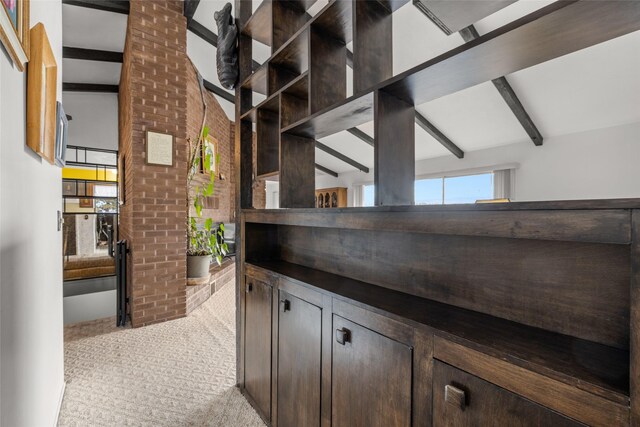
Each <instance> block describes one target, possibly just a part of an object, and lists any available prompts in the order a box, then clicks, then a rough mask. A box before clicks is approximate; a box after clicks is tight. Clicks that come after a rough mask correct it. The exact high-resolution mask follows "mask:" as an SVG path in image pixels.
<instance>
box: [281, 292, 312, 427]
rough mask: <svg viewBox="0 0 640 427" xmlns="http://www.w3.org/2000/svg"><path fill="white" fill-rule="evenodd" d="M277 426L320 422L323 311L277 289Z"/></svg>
mask: <svg viewBox="0 0 640 427" xmlns="http://www.w3.org/2000/svg"><path fill="white" fill-rule="evenodd" d="M279 302H280V314H279V318H278V323H279V324H278V327H279V330H278V427H303V426H304V427H312V426H319V425H320V388H321V366H322V364H321V345H322V335H321V333H322V310H321V309H320V308H319V307H317V306H315V305H313V304H311V303H309V302H307V301H304V300H302V299H300V298H296V297H294V296H293V295H291V294H288V293H287V292H284V291H280V301H279Z"/></svg>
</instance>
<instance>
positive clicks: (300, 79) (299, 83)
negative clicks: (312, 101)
mask: <svg viewBox="0 0 640 427" xmlns="http://www.w3.org/2000/svg"><path fill="white" fill-rule="evenodd" d="M271 84H273V85H274V87H275V86H277V83H271ZM308 85H309V79H308V73H307V72H304V73H302V74H301V75H299V76H296V77H295V78H294V79H293V80H291V81H290V82H289V83H287V84H285V85H283V86H281V87H280V89H278V90H277V91H275V92H273V93H271V95H269V96H268V97H267V98H265V99H264V100H263V101H262V102H260V103H259V104H258V105H256V106H255V107H253V108H251V109H250V110H248V111H247V112H245V113H243V114H242V116H241V118H242V119H243V120H251V121H252V122H254V123H255V122H256V121H257V119H258V114H257V113H258V110H260V109H264V108H267V109H269V110H271V111H274V112H276V111H278V110H277V108H278V105H277V102H276V101H277V100H278V98H279V96H280V94H281V93H287V94H290V95H293V96H297V97H300V98H306V97H307V96H308V93H307V87H308ZM272 106H273V107H272Z"/></svg>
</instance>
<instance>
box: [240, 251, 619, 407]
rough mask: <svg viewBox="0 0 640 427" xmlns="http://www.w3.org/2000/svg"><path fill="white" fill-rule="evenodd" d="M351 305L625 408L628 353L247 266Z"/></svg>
mask: <svg viewBox="0 0 640 427" xmlns="http://www.w3.org/2000/svg"><path fill="white" fill-rule="evenodd" d="M249 265H252V266H255V267H258V268H261V269H264V270H267V271H269V272H275V273H277V274H279V275H282V276H285V277H287V278H290V279H293V280H294V281H296V282H299V283H300V284H302V285H306V286H309V285H311V286H313V287H315V288H317V289H319V290H321V291H324V292H326V293H329V294H331V295H332V296H335V297H338V298H341V299H344V300H347V301H348V302H349V303H352V304H355V305H359V306H362V307H364V308H366V309H369V310H373V311H376V312H379V313H381V314H383V315H385V316H389V317H392V318H396V319H398V320H401V321H404V322H408V323H410V324H412V325H413V326H416V327H428V328H433V329H436V330H437V331H438V332H436V334H444V335H443V336H446V337H447V338H451V339H454V340H456V341H458V342H460V343H463V344H464V345H465V346H468V347H471V348H473V349H475V350H478V351H480V352H483V353H485V354H488V355H491V356H493V357H496V358H499V359H502V360H506V361H508V362H509V363H512V364H514V365H517V366H520V367H522V368H525V369H528V370H530V371H532V372H535V373H538V374H541V375H544V376H547V377H550V378H553V379H556V380H558V381H561V382H564V383H566V384H569V385H571V386H574V387H576V388H579V389H582V390H585V391H588V392H590V393H592V394H595V395H597V396H600V397H603V398H605V399H607V400H609V401H611V402H615V403H618V404H621V405H628V404H629V352H628V351H626V350H620V349H616V348H613V347H608V346H604V345H602V344H597V343H593V342H590V341H586V340H581V339H577V338H573V337H570V336H566V335H561V334H557V333H553V332H548V331H545V330H542V329H538V328H533V327H529V326H525V325H521V324H518V323H514V322H511V321H507V320H503V319H500V318H496V317H492V316H489V315H485V314H481V313H476V312H473V311H469V310H465V309H461V308H457V307H454V306H450V305H447V304H442V303H438V302H435V301H431V300H427V299H423V298H417V297H415V296H412V295H408V294H404V293H402V292H398V291H393V290H389V289H385V288H382V287H379V286H375V285H371V284H368V283H365V282H360V281H357V280H353V279H349V278H346V277H343V276H339V275H335V274H330V273H326V272H323V271H320V270H315V269H312V268H307V267H303V266H300V265H296V264H291V263H288V262H284V261H269V262H255V263H254V262H249Z"/></svg>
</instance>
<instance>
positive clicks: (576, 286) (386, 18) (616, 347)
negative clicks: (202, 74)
mask: <svg viewBox="0 0 640 427" xmlns="http://www.w3.org/2000/svg"><path fill="white" fill-rule="evenodd" d="M416 1H417V0H416ZM419 1H420V3H421V4H422V5H423V6H424V7H428V6H429V4H430V0H419ZM509 1H510V0H508V1H507V2H502V3H505V5H506V4H507V3H508V2H509ZM247 3H248V2H244V1H240V0H236V17H237V20H238V24H239V27H240V28H242V32H241V36H240V42H239V52H240V57H239V62H240V75H241V76H240V77H241V78H240V81H242V82H243V83H242V84H241V85H240V87H239V88H238V89H237V91H236V118H237V119H236V129H235V138H236V151H235V152H236V170H237V178H236V192H237V200H236V208H237V220H238V222H237V224H238V226H237V232H238V237H239V239H241V244H240V245H239V247H240V250H239V252H238V256H237V263H238V264H237V267H238V268H237V279H238V280H237V282H238V303H239V305H238V369H237V372H238V383H239V384H240V386H241V389H242V390H243V391H244V393H245V395H246V396H247V397H248V399H249V401H250V402H251V403H252V404H253V405H254V407H256V409H257V410H258V412H259V413H260V414H261V416H262V417H263V418H264V419H265V421H266V422H267V423H268V424H269V425H273V426H277V425H279V422H281V424H280V425H325V426H328V425H337V424H340V423H343V425H344V424H346V425H349V424H350V423H351V424H353V423H354V422H355V421H354V420H353V419H351V418H349V417H350V416H352V414H353V413H356V412H358V411H360V412H358V413H362V414H369V412H370V411H368V408H374V407H375V408H383V409H381V410H380V414H378V415H380V416H379V417H378V418H375V417H374V418H372V419H370V420H369V421H370V422H371V425H375V423H376V422H377V423H380V422H383V423H384V422H387V423H393V422H392V421H391V418H385V417H392V418H393V417H395V418H393V419H394V420H402V422H405V421H406V422H407V424H410V425H432V424H433V425H441V424H440V423H443V422H444V423H445V424H446V423H447V422H449V424H451V425H454V424H455V425H462V424H464V423H462V422H460V423H458V424H456V422H455V420H462V419H463V418H455V417H456V416H460V417H462V415H460V414H459V413H457V414H458V415H455V414H456V413H455V411H456V410H459V409H456V407H455V405H453V406H451V405H449V406H447V410H443V409H442V408H441V407H438V408H434V405H435V404H436V402H440V401H441V400H443V399H445V400H446V399H447V397H446V393H448V392H451V390H453V389H455V390H453V393H454V394H455V395H456V396H458V398H459V397H460V396H465V393H466V392H469V390H471V389H472V388H474V389H475V388H476V387H477V388H478V389H482V390H485V394H486V396H485V395H484V394H482V395H481V394H477V395H473V396H471V399H476V400H475V402H481V403H479V404H478V403H475V404H474V406H473V407H468V408H467V409H468V411H469V412H467V413H466V415H464V416H466V417H469V416H471V415H469V414H477V417H478V418H477V419H478V420H480V419H489V418H487V417H490V416H491V414H494V413H495V414H502V415H499V417H514V416H515V417H518V419H522V420H525V421H528V422H529V421H530V422H532V423H533V422H534V421H535V420H538V421H539V422H540V423H542V424H540V425H544V422H543V420H553V422H556V421H557V422H559V423H561V425H578V423H582V424H587V425H606V426H613V425H616V426H617V425H640V356H638V354H639V353H638V352H639V351H640V350H639V349H640V327H638V326H637V325H638V324H640V291H639V289H640V200H635V199H630V200H597V201H567V202H562V201H549V202H530V203H506V204H501V205H499V204H491V205H471V206H469V205H466V206H437V207H434V206H412V205H413V203H414V194H413V191H414V181H415V145H414V137H415V135H414V132H415V123H414V121H415V105H417V104H422V103H425V102H428V101H431V100H434V99H437V98H440V97H442V96H446V95H449V94H452V93H455V92H457V91H460V90H463V89H466V88H469V87H472V86H474V85H477V84H480V83H483V82H487V81H491V80H492V79H495V78H498V77H502V76H506V75H509V74H511V73H513V72H516V71H519V70H522V69H525V68H528V67H532V66H535V65H537V64H540V63H543V62H545V61H549V60H552V59H555V58H558V57H561V56H563V55H567V54H570V53H572V52H575V51H578V50H580V49H584V48H587V47H590V46H593V45H596V44H598V43H602V42H605V41H607V40H610V39H613V38H616V37H619V36H622V35H624V34H628V33H631V32H634V31H638V30H640V3H639V2H615V3H611V2H606V1H576V2H564V1H558V2H555V3H552V4H550V5H548V6H545V7H542V8H541V9H539V10H537V11H535V12H533V13H531V14H529V15H526V16H524V17H522V18H519V19H517V20H515V21H513V22H511V23H509V24H507V25H505V26H503V27H500V28H498V29H496V30H494V31H491V32H489V33H487V34H484V35H482V36H480V37H478V38H476V39H474V40H472V41H469V42H468V43H465V44H463V45H461V46H459V47H457V48H455V49H452V50H451V51H449V52H446V53H444V54H442V55H439V56H437V57H435V58H432V59H430V60H429V61H426V62H425V63H423V64H420V65H418V66H415V67H413V68H411V69H409V70H407V71H404V72H402V73H400V74H398V75H394V74H393V66H392V64H393V55H392V32H393V31H392V30H393V13H394V12H395V11H396V10H398V9H399V8H400V7H402V6H403V5H405V4H407V3H408V0H380V1H358V0H333V1H330V2H329V4H327V5H326V6H325V7H324V8H322V10H320V11H319V12H318V13H317V14H316V15H315V16H310V14H309V13H308V12H307V11H308V8H309V7H310V6H311V5H313V4H314V3H315V2H314V1H313V0H309V1H291V2H285V1H278V0H269V2H268V3H264V4H262V5H260V7H259V8H258V9H257V10H256V13H255V14H254V15H253V16H251V8H250V5H248V4H247ZM493 3H498V2H493ZM437 6H438V8H435V7H434V9H433V10H435V11H437V12H435V13H438V14H441V13H443V12H441V11H442V10H445V11H453V12H455V11H456V9H458V10H460V8H461V7H463V6H461V2H438V5H437ZM485 6H487V7H489V6H488V5H485V4H483V5H481V6H474V10H463V11H460V14H461V15H465V16H467V17H469V16H471V15H473V16H486V15H487V14H490V13H491V11H482V10H480V9H483V8H485ZM440 7H442V8H444V9H439V8H440ZM491 7H494V8H496V10H497V9H500V8H501V7H503V6H501V5H498V4H495V5H492V6H491ZM416 13H419V12H418V11H417V9H416ZM461 15H460V16H454V18H460V19H462V16H461ZM442 16H443V17H444V15H442ZM451 16H453V15H450V17H449V18H447V19H444V18H443V21H442V22H443V23H445V25H449V26H455V25H457V24H456V22H461V21H460V19H458V20H456V19H453V18H451ZM431 18H432V19H433V18H434V17H431ZM435 18H437V16H436V17H435ZM464 19H467V18H464ZM470 19H475V18H470ZM252 39H253V40H257V41H259V42H261V43H264V44H269V45H270V46H271V52H272V54H271V57H270V58H269V59H268V60H267V61H266V62H265V63H264V64H263V65H262V66H261V67H260V68H258V69H257V70H256V71H255V72H252V70H251V60H252V57H251V49H252V48H251V42H252ZM348 43H353V57H352V61H353V87H354V94H353V95H352V96H350V97H347V91H346V88H347V81H346V78H347V77H346V75H347V74H346V67H347V61H348V60H349V59H351V58H348V57H347V55H348V51H347V48H346V46H347V44H348ZM254 92H258V93H262V94H263V95H266V99H265V100H264V101H262V102H260V103H259V104H258V105H252V96H253V93H254ZM371 121H373V122H374V136H373V141H374V142H373V147H374V171H373V172H374V183H375V203H374V204H375V207H373V208H332V209H326V210H325V209H318V208H317V207H316V206H317V200H316V197H315V149H316V143H317V141H316V140H317V139H319V138H323V137H326V136H330V135H332V134H334V133H337V132H340V131H344V130H347V129H351V128H354V127H356V126H359V125H362V124H364V123H367V122H371ZM254 123H255V130H256V139H257V154H256V155H255V158H254V154H253V124H254ZM275 176H277V178H278V183H279V184H278V185H279V189H280V193H279V197H280V208H281V209H278V210H259V209H254V208H253V187H254V185H253V184H254V182H255V179H256V177H257V178H258V179H260V178H265V177H275ZM298 307H303V308H302V309H301V311H300V312H295V316H298V317H295V316H294V317H287V316H288V315H290V314H291V315H292V316H293V314H292V313H289V312H290V311H292V312H293V311H295V310H297V309H298ZM301 313H306V314H305V315H308V317H304V316H302V314H301ZM300 316H302V317H300ZM303 317H304V321H302V320H301V319H302V318H303ZM293 319H297V320H295V321H294V320H293ZM280 328H283V329H280ZM280 330H283V331H285V330H286V331H287V333H286V334H283V335H279V331H280ZM351 333H352V334H354V336H355V335H356V334H358V339H357V340H356V339H354V340H353V341H349V338H350V337H349V334H351ZM347 343H348V344H349V345H346V344H347ZM292 348H300V353H299V357H297V358H292V357H291V355H289V354H287V355H282V354H280V353H279V352H281V351H282V352H286V351H289V350H287V349H292ZM377 349H380V351H377ZM350 352H353V353H350ZM358 352H359V353H358ZM256 355H260V356H256ZM281 357H282V358H281ZM358 357H363V358H366V359H367V360H366V361H363V360H360V359H358ZM283 361H286V363H287V364H288V365H295V366H291V367H290V366H287V367H286V368H285V369H281V367H280V366H279V363H285V362H283ZM317 364H321V365H322V366H321V367H320V369H318V366H317ZM444 364H446V365H447V368H446V369H445V368H442V366H443V365H444ZM362 366H367V370H366V372H365V371H361V370H359V369H360V368H359V367H362ZM436 368H437V369H436ZM436 371H437V372H436ZM295 372H305V375H308V378H307V377H305V378H306V379H305V384H308V385H306V386H304V387H302V386H300V385H299V384H301V383H299V382H297V379H296V378H294V377H293V375H294V374H293V373H295ZM381 372H382V375H380V373H381ZM386 372H388V373H389V375H385V373H386ZM335 376H339V378H336V377H335ZM449 377H451V378H465V379H468V380H469V384H470V385H469V388H468V389H467V391H466V392H465V390H464V387H463V386H464V384H458V385H457V386H456V385H455V384H446V387H448V388H447V389H440V388H438V389H437V390H436V389H435V387H441V386H444V384H442V381H444V380H445V379H446V378H449ZM307 380H308V381H307ZM279 381H280V384H286V385H288V386H292V387H293V386H294V385H295V396H292V395H291V390H289V391H283V389H282V388H279V386H278V384H279ZM465 381H466V380H465ZM296 384H297V385H296ZM345 384H349V385H350V386H349V387H346V386H345ZM471 384H472V385H473V387H472V386H471ZM351 385H353V388H354V390H356V391H358V393H356V391H353V390H351ZM288 386H287V387H288ZM336 387H337V388H336ZM451 387H453V389H452V388H451ZM456 387H457V388H456ZM338 388H339V389H338ZM363 389H366V390H368V392H367V393H366V394H362V393H361V392H360V391H361V390H363ZM444 390H448V391H445V392H444V393H443V391H444ZM352 392H353V394H349V393H352ZM391 394H393V395H391ZM507 395H508V396H509V398H508V399H507V398H506V397H505V396H507ZM332 396H340V399H333V398H332ZM449 399H452V398H451V394H449ZM484 399H486V400H484ZM523 401H526V403H523ZM295 402H304V404H302V403H301V404H300V405H298V406H297V409H296V411H291V407H292V405H293V406H295V405H296V403H295ZM457 402H458V406H459V405H460V399H458V400H457ZM496 402H503V403H504V406H500V405H498V406H500V407H499V408H498V406H496V405H497V404H496ZM492 405H493V406H492ZM494 409H495V412H492V411H493V410H494ZM452 411H454V412H452ZM452 414H453V415H452ZM505 414H507V415H505ZM527 414H535V416H532V417H531V418H530V419H529V418H527ZM363 416H365V415H363ZM297 417H298V418H297ZM335 417H339V419H336V418H335ZM448 417H453V418H448ZM536 417H539V418H536ZM511 419H513V418H511ZM466 420H468V418H466ZM358 421H363V420H358ZM493 421H495V423H496V425H500V423H501V422H502V423H503V424H508V423H509V419H508V418H504V419H503V418H500V419H497V420H493ZM582 424H580V425H582ZM558 425H560V424H558Z"/></svg>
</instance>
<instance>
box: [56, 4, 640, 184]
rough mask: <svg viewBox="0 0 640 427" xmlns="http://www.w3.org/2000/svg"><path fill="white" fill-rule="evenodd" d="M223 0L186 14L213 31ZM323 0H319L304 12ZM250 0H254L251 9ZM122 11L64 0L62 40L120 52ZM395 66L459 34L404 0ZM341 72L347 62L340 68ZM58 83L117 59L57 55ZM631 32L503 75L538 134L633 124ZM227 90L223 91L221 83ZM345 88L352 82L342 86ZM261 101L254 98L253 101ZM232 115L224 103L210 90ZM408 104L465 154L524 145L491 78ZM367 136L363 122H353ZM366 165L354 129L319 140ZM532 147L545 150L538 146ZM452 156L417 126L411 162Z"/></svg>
mask: <svg viewBox="0 0 640 427" xmlns="http://www.w3.org/2000/svg"><path fill="white" fill-rule="evenodd" d="M225 3H226V1H223V0H201V1H200V4H199V6H198V9H197V11H196V13H195V16H194V19H195V20H196V21H197V22H199V23H201V24H202V25H204V26H205V27H207V28H208V29H210V30H211V31H213V32H214V33H217V28H216V25H215V21H214V16H213V15H214V13H215V11H217V10H219V9H221V8H222V7H223V6H224V4H225ZM549 3H551V1H549V0H544V1H537V0H519V1H517V2H515V3H513V4H511V5H510V6H508V7H506V8H504V9H502V10H500V11H499V12H497V13H495V14H493V15H491V16H489V17H487V18H485V19H483V20H481V21H479V22H477V23H476V24H475V27H476V29H477V30H478V32H479V33H480V34H481V35H482V34H485V33H487V32H489V31H492V30H494V29H496V28H499V27H501V26H502V25H505V24H507V23H509V22H512V21H513V20H515V19H517V18H520V17H522V16H525V15H527V14H528V13H531V12H533V11H535V10H537V9H539V8H541V7H544V6H546V5H547V4H549ZM326 4H327V0H318V2H317V3H316V4H315V5H314V6H313V7H312V8H311V10H310V11H309V12H310V13H311V14H312V15H314V14H315V13H317V11H319V10H320V9H322V7H324V6H325V5H326ZM258 5H259V1H255V0H254V1H253V9H254V10H255V9H256V8H257V7H258ZM126 19H127V17H126V15H119V14H116V13H109V12H101V11H97V10H91V9H84V8H80V7H75V6H68V5H64V6H63V23H64V31H63V40H64V45H65V46H73V47H86V48H91V49H102V50H115V51H122V49H123V47H124V37H125V32H126ZM393 36H394V40H393V66H394V74H398V73H401V72H403V71H405V70H407V69H409V68H411V67H413V66H415V65H418V64H420V63H422V62H424V61H426V60H428V59H431V58H433V57H435V56H437V55H440V54H442V53H444V52H446V51H448V50H450V49H453V48H455V47H457V46H459V45H461V44H462V43H463V40H462V37H461V36H460V35H459V34H453V35H450V36H447V35H445V34H444V33H443V32H442V31H441V30H440V29H439V28H437V27H436V26H435V25H434V24H433V23H432V22H431V21H430V20H429V19H427V18H426V17H425V16H424V15H423V14H422V13H421V12H419V11H418V9H416V8H415V7H414V6H413V5H412V2H408V4H407V5H405V6H403V7H402V8H401V9H400V10H398V11H397V12H396V13H394V15H393ZM253 52H254V59H255V60H256V61H258V62H264V61H265V60H266V59H267V58H268V57H269V55H270V48H269V47H267V46H264V45H261V44H260V43H257V42H254V48H253ZM187 53H188V55H189V57H190V58H191V59H192V61H193V62H194V64H195V65H196V67H197V68H198V70H199V72H200V73H201V74H202V75H203V77H204V78H205V79H206V80H208V81H210V82H212V83H214V84H215V85H217V86H220V83H219V81H218V78H217V72H216V61H215V54H216V50H215V48H214V47H213V46H211V45H210V44H209V43H207V42H206V41H204V40H202V39H201V38H200V37H198V36H197V35H195V34H193V33H192V32H190V31H189V32H187ZM346 72H347V76H348V80H350V79H351V72H350V70H346ZM63 73H64V81H74V82H85V83H109V84H117V83H118V81H119V74H120V65H119V64H110V63H104V62H91V61H77V60H69V59H66V60H64V68H63ZM639 75H640V32H636V33H632V34H629V35H626V36H623V37H619V38H617V39H614V40H611V41H608V42H606V43H602V44H600V45H596V46H593V47H591V48H588V49H585V50H582V51H579V52H575V53H573V54H570V55H566V56H563V57H561V58H558V59H555V60H553V61H549V62H547V63H543V64H540V65H537V66H535V67H531V68H529V69H526V70H522V71H519V72H517V73H514V74H512V75H509V76H506V78H507V80H508V81H509V83H511V85H512V87H513V89H514V90H515V92H516V94H517V95H518V97H519V98H520V101H521V102H522V104H523V105H524V107H525V109H526V110H527V112H528V113H529V115H530V116H531V118H532V120H533V121H534V123H535V124H536V126H537V127H538V129H539V130H540V132H541V133H542V135H543V136H544V137H545V138H549V137H553V136H558V135H564V134H568V133H574V132H580V131H585V130H590V129H598V128H605V127H609V126H615V125H619V124H624V123H631V122H640V79H639V78H638V77H637V76H639ZM228 92H229V93H232V92H231V91H228ZM348 93H351V84H350V82H349V84H348ZM261 99H263V97H262V96H256V97H255V102H256V103H257V102H259V101H260V100H261ZM218 100H219V101H220V104H221V105H222V106H223V108H224V109H225V111H226V112H227V114H228V116H229V117H230V118H231V119H233V115H234V109H233V105H232V104H231V103H230V102H228V101H226V100H224V99H223V98H220V97H218ZM416 108H417V111H418V112H420V113H421V114H422V115H424V116H425V117H426V118H427V119H428V120H429V121H431V122H432V123H433V124H434V125H435V126H436V127H437V128H438V129H439V130H440V131H441V132H443V133H444V134H445V135H446V136H447V137H448V138H450V139H451V140H452V141H453V142H454V143H455V144H456V145H458V146H459V147H460V148H461V149H462V150H464V151H465V152H470V151H475V150H482V149H486V148H490V147H496V146H503V145H509V144H532V142H531V140H530V139H529V137H528V136H527V134H526V133H525V131H524V130H523V128H522V126H521V125H520V124H519V123H518V121H517V120H516V119H515V116H514V115H513V113H512V112H511V110H510V109H509V108H508V107H507V105H506V103H505V102H504V100H503V99H502V98H501V96H500V94H499V93H498V91H497V90H496V89H495V87H494V86H493V84H492V83H490V82H487V83H483V84H480V85H477V86H475V87H472V88H469V89H466V90H463V91H460V92H458V93H455V94H452V95H449V96H446V97H442V98H440V99H436V100H433V101H431V102H428V103H426V104H423V105H418V106H417V107H416ZM360 128H361V129H362V130H364V131H365V132H366V133H368V134H369V135H373V125H372V124H371V123H369V124H366V125H363V126H361V127H360ZM321 141H322V142H323V143H324V144H326V145H328V146H330V147H332V148H334V149H335V150H338V151H339V152H341V153H343V154H345V155H346V156H348V157H351V158H352V159H354V160H356V161H358V162H359V163H362V164H364V165H366V166H368V167H372V166H373V148H372V147H371V146H369V145H368V144H366V143H364V142H362V141H361V140H360V139H358V138H356V137H355V136H353V135H351V134H349V133H347V132H340V133H338V134H336V135H332V136H330V137H327V138H324V139H322V140H321ZM538 149H540V150H544V145H543V146H542V147H539V148H538ZM440 156H452V154H451V153H450V152H449V151H448V150H446V149H445V148H444V147H443V146H442V145H440V144H439V143H438V142H437V141H436V140H435V139H434V138H432V137H431V136H430V135H429V134H428V133H427V132H425V131H424V130H423V129H422V128H420V127H418V126H416V160H421V159H427V158H433V157H440ZM316 161H317V163H319V164H322V165H323V166H326V167H328V168H330V169H332V170H334V171H336V172H338V173H342V172H347V171H354V170H356V169H355V168H354V167H353V166H350V165H348V164H346V163H344V162H342V161H341V160H338V159H336V158H335V157H333V156H330V155H328V154H326V153H324V152H322V151H320V150H316Z"/></svg>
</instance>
